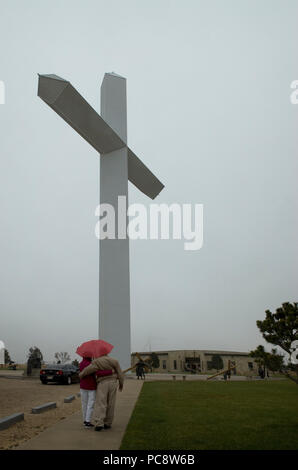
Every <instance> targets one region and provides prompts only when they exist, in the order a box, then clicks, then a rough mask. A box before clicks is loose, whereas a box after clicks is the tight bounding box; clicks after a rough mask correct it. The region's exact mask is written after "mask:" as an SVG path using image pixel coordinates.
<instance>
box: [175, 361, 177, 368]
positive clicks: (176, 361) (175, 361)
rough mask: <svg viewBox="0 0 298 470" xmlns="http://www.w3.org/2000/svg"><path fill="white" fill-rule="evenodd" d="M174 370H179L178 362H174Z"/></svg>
mask: <svg viewBox="0 0 298 470" xmlns="http://www.w3.org/2000/svg"><path fill="white" fill-rule="evenodd" d="M174 369H177V361H176V360H175V361H174Z"/></svg>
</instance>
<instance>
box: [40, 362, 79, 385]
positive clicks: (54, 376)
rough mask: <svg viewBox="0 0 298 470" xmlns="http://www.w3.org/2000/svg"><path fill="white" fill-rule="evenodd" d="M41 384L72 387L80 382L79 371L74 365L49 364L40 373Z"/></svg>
mask: <svg viewBox="0 0 298 470" xmlns="http://www.w3.org/2000/svg"><path fill="white" fill-rule="evenodd" d="M40 380H41V383H43V384H44V385H46V384H47V383H49V382H57V383H62V384H67V385H70V384H71V383H74V382H79V381H80V379H79V369H78V367H76V366H73V365H72V364H48V365H47V366H46V367H45V368H44V369H41V371H40Z"/></svg>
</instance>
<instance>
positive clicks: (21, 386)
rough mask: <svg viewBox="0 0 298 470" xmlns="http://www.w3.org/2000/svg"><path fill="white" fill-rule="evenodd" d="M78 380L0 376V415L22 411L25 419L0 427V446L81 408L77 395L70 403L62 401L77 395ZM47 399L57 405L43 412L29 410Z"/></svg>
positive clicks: (5, 446)
mask: <svg viewBox="0 0 298 470" xmlns="http://www.w3.org/2000/svg"><path fill="white" fill-rule="evenodd" d="M78 392H79V384H72V385H57V384H48V385H42V384H41V382H40V380H39V379H38V380H34V379H31V380H26V379H25V380H21V379H6V378H2V377H1V378H0V418H4V417H5V416H9V415H11V414H13V413H25V415H24V418H25V419H24V421H23V422H20V423H17V424H14V425H13V426H11V427H10V428H8V429H5V430H3V431H0V449H9V448H12V447H15V446H17V445H19V444H20V443H22V442H25V441H27V440H28V439H31V438H32V437H33V436H35V435H37V434H39V433H40V432H41V431H43V430H44V429H46V428H47V427H49V426H52V425H53V424H55V423H57V422H58V421H60V420H61V419H64V418H66V417H67V416H70V415H71V414H73V413H75V412H76V411H78V410H80V408H81V400H80V398H79V397H76V399H75V400H74V401H73V402H72V403H64V401H63V400H64V398H65V397H67V396H69V395H76V394H77V393H78ZM49 401H54V402H56V403H57V408H56V409H52V410H49V411H46V412H45V413H42V414H40V415H39V414H38V415H34V414H31V408H33V407H34V406H38V405H42V404H43V403H47V402H49Z"/></svg>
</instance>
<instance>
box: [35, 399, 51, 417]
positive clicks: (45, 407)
mask: <svg viewBox="0 0 298 470" xmlns="http://www.w3.org/2000/svg"><path fill="white" fill-rule="evenodd" d="M52 408H57V405H56V403H55V402H54V401H51V402H49V403H45V404H44V405H40V406H35V407H34V408H32V413H33V414H39V413H43V412H44V411H47V410H51V409H52Z"/></svg>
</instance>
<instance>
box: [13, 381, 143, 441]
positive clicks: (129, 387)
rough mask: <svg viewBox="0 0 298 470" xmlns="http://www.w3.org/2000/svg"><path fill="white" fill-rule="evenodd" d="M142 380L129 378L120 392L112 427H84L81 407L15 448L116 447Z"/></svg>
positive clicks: (121, 437) (122, 434)
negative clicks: (95, 428) (105, 428)
mask: <svg viewBox="0 0 298 470" xmlns="http://www.w3.org/2000/svg"><path fill="white" fill-rule="evenodd" d="M142 385H143V381H140V380H130V379H126V380H125V383H124V388H123V392H119V391H118V392H117V401H116V409H115V418H114V422H113V426H112V428H111V429H108V430H102V431H100V432H95V431H94V428H84V426H83V424H82V413H81V411H79V412H77V413H74V414H73V415H72V416H70V417H69V418H66V419H64V420H62V421H59V423H57V424H55V425H54V426H51V427H50V428H47V429H46V430H45V431H43V432H42V433H40V434H39V435H38V436H36V437H33V438H32V439H30V440H29V441H27V442H25V443H24V444H22V445H21V446H18V447H16V448H15V450H117V449H119V447H120V445H121V442H122V439H123V436H124V432H125V430H126V427H127V425H128V422H129V419H130V416H131V414H132V411H133V409H134V406H135V404H136V401H137V398H138V396H139V393H140V391H141V388H142Z"/></svg>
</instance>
